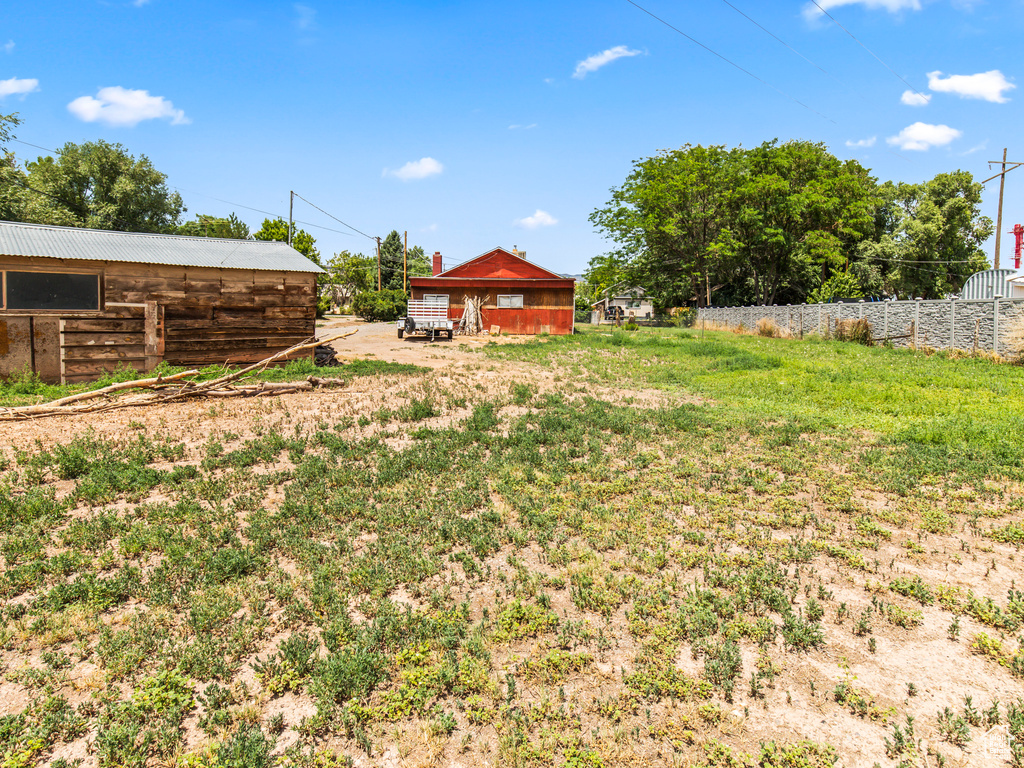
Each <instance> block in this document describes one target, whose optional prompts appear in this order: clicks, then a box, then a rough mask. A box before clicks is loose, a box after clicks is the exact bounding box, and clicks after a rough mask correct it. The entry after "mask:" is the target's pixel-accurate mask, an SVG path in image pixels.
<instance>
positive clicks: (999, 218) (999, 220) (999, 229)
mask: <svg viewBox="0 0 1024 768" xmlns="http://www.w3.org/2000/svg"><path fill="white" fill-rule="evenodd" d="M989 163H990V164H992V163H999V168H1000V170H999V173H997V174H996V175H995V176H989V177H988V178H987V179H985V181H983V182H981V183H982V184H985V183H987V182H989V181H992V179H994V178H996V177H997V176H998V177H999V210H998V212H997V213H996V253H995V258H993V259H992V266H993V267H994V268H995V269H999V246H1000V241H1001V240H1002V234H1003V186H1004V184H1005V183H1006V174H1008V173H1009V172H1010V171H1012V170H1014V169H1016V168H1020V167H1021V166H1022V165H1024V163H1007V162H1006V148H1005V147H1004V148H1003V159H1002V160H989ZM1007 165H1009V166H1012V167H1010V168H1007V167H1006V166H1007ZM990 167H991V165H990Z"/></svg>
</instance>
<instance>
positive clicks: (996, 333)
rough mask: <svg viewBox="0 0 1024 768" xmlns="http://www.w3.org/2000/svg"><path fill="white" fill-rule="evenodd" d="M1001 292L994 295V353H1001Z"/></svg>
mask: <svg viewBox="0 0 1024 768" xmlns="http://www.w3.org/2000/svg"><path fill="white" fill-rule="evenodd" d="M1001 298H1002V295H1001V294H998V293H997V294H996V295H995V296H993V297H992V354H993V355H996V356H998V355H999V300H1000V299H1001Z"/></svg>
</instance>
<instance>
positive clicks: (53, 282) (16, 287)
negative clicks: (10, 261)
mask: <svg viewBox="0 0 1024 768" xmlns="http://www.w3.org/2000/svg"><path fill="white" fill-rule="evenodd" d="M5 278H6V279H5V280H4V298H5V299H6V301H5V302H4V304H5V306H6V308H7V309H8V310H15V309H27V310H47V309H63V310H98V309H99V308H100V276H99V275H83V274H74V273H68V272H7V274H6V275H5Z"/></svg>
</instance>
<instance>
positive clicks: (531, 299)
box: [409, 248, 576, 334]
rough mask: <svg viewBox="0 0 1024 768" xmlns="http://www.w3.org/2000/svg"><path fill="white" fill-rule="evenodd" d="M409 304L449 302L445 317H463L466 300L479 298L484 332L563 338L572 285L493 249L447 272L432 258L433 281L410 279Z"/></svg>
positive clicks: (438, 257)
mask: <svg viewBox="0 0 1024 768" xmlns="http://www.w3.org/2000/svg"><path fill="white" fill-rule="evenodd" d="M409 284H410V286H411V288H412V298H414V299H423V298H424V297H425V296H432V295H433V296H436V295H444V296H447V297H448V316H449V317H450V318H452V319H453V320H458V319H459V318H461V317H462V311H463V305H464V301H465V297H466V296H469V297H470V298H472V299H480V298H483V304H482V305H481V314H482V315H483V321H484V327H485V328H486V327H489V326H493V325H497V326H500V327H501V330H502V332H503V333H512V334H533V333H551V334H567V333H572V331H573V319H574V318H573V310H574V306H575V298H574V296H575V290H576V281H575V280H573V279H572V278H571V277H562V276H561V275H557V274H555V273H554V272H549V271H548V270H546V269H544V268H543V267H538V266H537V265H536V264H532V263H530V262H529V261H527V260H526V259H524V258H523V257H522V256H520V255H519V254H518V253H509V252H508V251H506V250H505V249H504V248H495V249H494V250H492V251H488V252H487V253H485V254H483V255H482V256H477V257H476V258H475V259H471V260H470V261H467V262H465V263H463V264H459V265H458V266H457V267H452V268H451V269H449V270H448V271H447V272H442V271H441V254H440V253H435V254H434V275H433V277H411V278H409Z"/></svg>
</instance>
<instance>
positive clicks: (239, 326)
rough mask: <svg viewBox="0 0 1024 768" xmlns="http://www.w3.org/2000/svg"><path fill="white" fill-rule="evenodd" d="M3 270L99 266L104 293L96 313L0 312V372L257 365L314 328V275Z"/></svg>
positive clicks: (31, 262)
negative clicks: (157, 365)
mask: <svg viewBox="0 0 1024 768" xmlns="http://www.w3.org/2000/svg"><path fill="white" fill-rule="evenodd" d="M0 269H3V270H8V269H11V270H18V271H46V272H54V271H57V272H59V271H68V272H95V273H96V274H99V275H101V280H100V290H101V294H102V302H101V306H100V309H99V310H98V311H73V312H70V311H69V312H65V311H45V312H42V311H8V310H6V309H3V308H0V375H9V374H10V373H13V372H15V371H17V370H20V369H23V368H25V367H26V366H27V367H29V368H32V369H33V370H35V371H36V372H37V373H38V374H39V375H40V377H42V378H44V379H45V380H48V381H65V382H74V381H90V380H95V379H97V378H99V377H100V376H102V375H103V374H104V373H106V372H109V371H113V370H115V369H116V368H117V367H118V366H122V367H123V366H128V367H131V368H135V369H136V370H139V371H146V370H150V369H152V368H153V367H154V366H155V365H156V364H157V363H159V362H160V361H161V360H166V361H167V362H169V363H171V364H172V365H188V366H201V365H209V364H219V363H244V362H255V361H258V360H262V359H263V358H265V357H268V356H270V355H272V354H274V353H275V352H279V351H281V350H283V349H287V348H288V347H290V346H292V345H293V344H296V343H298V342H300V341H302V340H304V339H307V338H309V337H311V336H313V335H314V333H315V323H316V277H315V275H313V274H311V273H304V272H270V271H264V270H242V269H214V268H209V267H174V266H167V265H162V264H135V263H125V262H98V261H80V260H62V259H41V258H40V259H26V258H20V257H4V256H0ZM5 348H6V351H5Z"/></svg>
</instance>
